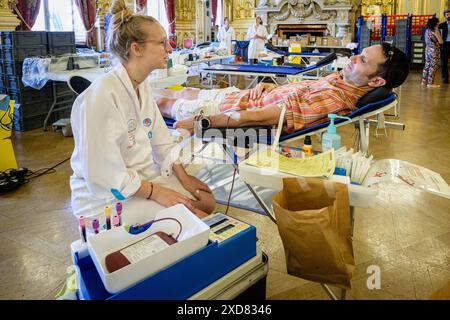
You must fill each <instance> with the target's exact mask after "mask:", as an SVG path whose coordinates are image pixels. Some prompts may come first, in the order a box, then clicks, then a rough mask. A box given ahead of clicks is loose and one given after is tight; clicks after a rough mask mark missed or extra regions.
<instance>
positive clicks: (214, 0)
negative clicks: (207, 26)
mask: <svg viewBox="0 0 450 320" xmlns="http://www.w3.org/2000/svg"><path fill="white" fill-rule="evenodd" d="M211 16H212V19H211V20H212V25H213V26H215V25H216V18H217V0H211Z"/></svg>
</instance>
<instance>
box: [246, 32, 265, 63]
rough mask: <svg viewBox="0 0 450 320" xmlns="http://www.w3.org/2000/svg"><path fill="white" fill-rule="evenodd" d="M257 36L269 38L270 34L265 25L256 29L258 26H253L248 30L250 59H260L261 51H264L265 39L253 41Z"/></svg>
mask: <svg viewBox="0 0 450 320" xmlns="http://www.w3.org/2000/svg"><path fill="white" fill-rule="evenodd" d="M255 35H259V36H262V37H264V38H267V36H268V33H267V29H266V27H264V26H263V25H259V26H258V27H256V25H255V24H253V25H251V26H250V27H249V28H248V31H247V39H249V40H250V45H249V46H248V58H249V59H258V55H259V53H260V52H261V51H264V43H265V42H266V41H265V40H263V39H251V38H252V37H254V36H255Z"/></svg>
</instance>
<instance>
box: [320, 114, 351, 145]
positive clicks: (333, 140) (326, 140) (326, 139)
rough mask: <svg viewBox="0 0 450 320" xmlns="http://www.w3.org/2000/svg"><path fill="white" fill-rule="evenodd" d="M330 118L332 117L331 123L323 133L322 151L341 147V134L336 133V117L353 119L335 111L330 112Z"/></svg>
mask: <svg viewBox="0 0 450 320" xmlns="http://www.w3.org/2000/svg"><path fill="white" fill-rule="evenodd" d="M328 118H330V125H329V126H328V129H327V132H325V133H324V134H323V135H322V152H325V151H327V150H329V149H331V148H334V150H337V149H339V148H340V147H341V136H340V135H339V134H337V133H336V126H335V124H334V119H336V118H341V119H348V120H351V119H350V118H349V117H341V116H338V115H337V114H334V113H329V114H328Z"/></svg>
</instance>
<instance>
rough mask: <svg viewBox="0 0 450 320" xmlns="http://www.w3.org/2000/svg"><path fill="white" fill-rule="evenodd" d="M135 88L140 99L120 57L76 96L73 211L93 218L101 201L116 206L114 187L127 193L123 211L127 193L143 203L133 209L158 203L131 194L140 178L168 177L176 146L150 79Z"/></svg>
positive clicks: (71, 179) (176, 151) (136, 188)
mask: <svg viewBox="0 0 450 320" xmlns="http://www.w3.org/2000/svg"><path fill="white" fill-rule="evenodd" d="M139 93H140V101H141V104H140V103H139V99H138V96H137V94H136V91H135V90H134V89H133V86H132V84H131V80H130V78H129V76H128V73H127V71H126V69H125V68H124V67H123V65H122V64H120V63H119V65H118V66H117V67H115V68H114V69H113V70H112V71H110V72H109V73H108V74H105V76H102V77H101V78H99V79H97V80H96V81H94V82H93V83H92V84H91V85H90V86H89V88H88V89H86V90H85V91H84V92H83V93H82V94H81V95H80V96H78V97H77V99H76V100H75V102H74V104H73V107H72V114H71V125H72V131H73V135H74V140H75V148H74V151H73V154H72V158H71V161H70V163H71V166H72V169H73V175H72V176H71V177H70V187H71V189H72V210H73V213H74V215H75V216H77V217H79V216H80V215H83V216H85V217H88V218H89V217H91V218H92V217H94V216H96V215H100V214H102V212H103V208H104V206H105V205H110V206H111V205H112V207H114V203H115V202H116V201H117V200H115V198H114V196H113V194H112V193H111V189H112V188H114V189H117V190H118V191H119V192H120V193H121V194H122V195H123V196H124V197H125V198H127V200H126V201H125V202H124V213H125V212H126V207H127V206H128V207H129V205H130V204H129V203H127V202H128V200H130V199H131V200H136V201H137V202H139V203H140V204H141V206H140V209H136V210H142V208H145V209H146V210H148V209H149V208H150V207H149V204H150V203H152V204H153V209H155V208H157V209H159V210H160V209H161V208H162V207H161V206H160V205H158V204H157V203H156V202H154V201H149V200H146V199H140V198H133V195H134V194H135V193H136V192H137V191H138V189H139V188H140V185H141V180H148V181H155V179H156V180H157V179H158V178H161V177H170V176H171V175H172V164H173V162H175V161H176V160H177V159H178V157H179V149H178V148H177V146H176V145H175V144H174V143H173V139H172V138H171V136H170V133H169V131H168V129H167V126H166V124H165V123H164V120H163V118H162V116H161V113H160V111H159V109H158V107H157V105H156V103H155V101H154V99H153V97H152V93H151V87H150V84H149V82H148V81H144V82H143V83H141V84H140V85H139ZM172 178H176V177H175V176H173V177H172ZM167 179H169V178H167ZM171 181H172V180H171ZM175 181H176V182H178V180H177V179H175ZM136 201H135V202H136ZM155 205H156V207H155ZM138 207H139V206H138ZM159 210H158V211H159ZM113 213H114V211H111V215H112V214H113Z"/></svg>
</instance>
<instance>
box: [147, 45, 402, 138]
mask: <svg viewBox="0 0 450 320" xmlns="http://www.w3.org/2000/svg"><path fill="white" fill-rule="evenodd" d="M408 73H409V63H408V58H407V56H406V55H405V54H404V53H403V52H402V51H400V50H399V49H397V48H395V47H393V46H392V45H390V44H389V43H383V44H381V45H374V46H371V47H367V48H365V49H364V50H363V51H362V53H361V54H359V55H356V56H353V57H351V62H350V63H349V64H348V65H347V66H346V67H345V68H344V69H343V70H342V71H341V72H336V73H333V74H330V75H328V76H326V77H323V78H321V79H319V80H305V81H301V82H297V83H289V84H285V85H282V86H279V87H277V86H275V85H274V84H269V83H260V84H258V85H257V86H256V87H255V88H253V89H249V90H239V89H237V88H235V87H230V88H225V89H213V90H199V89H193V88H190V89H183V90H182V91H177V92H174V91H172V90H166V89H154V91H153V93H154V96H155V99H156V101H157V104H158V107H159V109H160V111H161V113H162V114H163V115H164V116H166V117H170V118H173V119H175V120H177V122H176V123H175V127H176V128H178V129H186V130H188V131H190V132H191V134H192V133H193V131H194V116H196V115H198V114H199V113H200V111H203V114H204V115H205V116H207V117H208V118H209V120H210V127H213V128H221V127H222V128H224V127H246V126H254V125H275V124H277V123H278V119H279V117H280V113H281V109H280V108H281V107H282V106H283V105H285V106H286V114H285V120H284V122H285V125H286V127H285V131H287V132H293V131H297V130H301V129H303V128H305V127H306V126H308V125H312V124H317V123H320V122H323V121H326V118H327V115H328V113H337V114H340V115H345V114H348V113H350V112H351V111H352V110H354V109H355V105H356V103H357V101H358V99H359V98H361V97H362V96H363V95H364V94H366V93H367V92H369V91H371V90H373V89H375V88H378V87H383V86H384V87H386V88H389V89H391V88H395V87H398V86H400V85H401V84H402V83H403V82H404V81H405V79H406V77H407V76H408Z"/></svg>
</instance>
